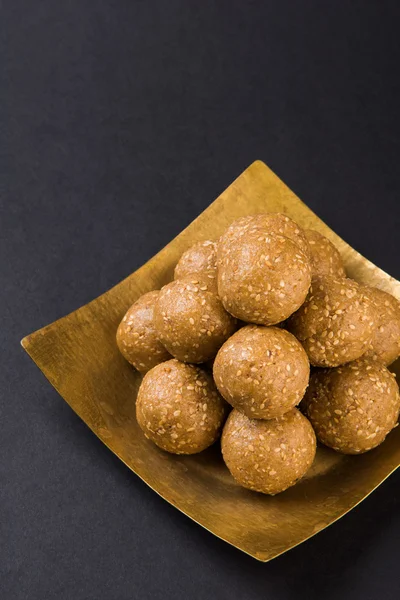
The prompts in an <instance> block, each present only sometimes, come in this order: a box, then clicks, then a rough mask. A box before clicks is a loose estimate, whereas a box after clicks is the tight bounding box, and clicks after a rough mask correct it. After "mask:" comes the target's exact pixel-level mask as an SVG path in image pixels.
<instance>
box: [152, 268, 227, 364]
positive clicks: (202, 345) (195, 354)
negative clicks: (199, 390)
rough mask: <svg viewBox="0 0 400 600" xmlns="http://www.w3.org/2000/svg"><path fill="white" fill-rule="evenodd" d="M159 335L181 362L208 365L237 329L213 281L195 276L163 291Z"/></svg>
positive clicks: (157, 318) (156, 318)
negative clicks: (207, 362)
mask: <svg viewBox="0 0 400 600" xmlns="http://www.w3.org/2000/svg"><path fill="white" fill-rule="evenodd" d="M154 323H155V327H156V329H157V333H158V335H159V338H160V340H161V342H162V343H163V345H164V346H165V347H166V348H167V350H168V351H169V352H170V353H171V354H172V355H173V356H174V357H175V358H178V359H179V360H182V361H184V362H189V363H202V362H206V361H208V360H210V359H212V358H214V356H215V355H216V353H217V352H218V350H219V348H220V347H221V346H222V344H223V343H224V342H225V340H227V339H228V337H229V336H230V335H231V334H232V333H233V332H234V331H235V329H236V320H235V319H234V318H233V317H232V316H231V315H229V314H228V313H227V312H226V311H225V309H224V307H223V306H222V303H221V300H220V299H219V298H218V296H217V295H216V293H215V290H214V288H213V286H212V285H210V283H209V280H208V279H207V278H205V277H197V276H196V277H193V276H192V275H190V276H188V277H184V278H182V279H179V280H176V281H172V282H171V283H169V284H167V285H165V286H164V287H163V288H162V290H161V291H160V295H159V297H158V301H157V304H156V307H155V311H154Z"/></svg>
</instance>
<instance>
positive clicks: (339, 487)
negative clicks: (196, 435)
mask: <svg viewBox="0 0 400 600" xmlns="http://www.w3.org/2000/svg"><path fill="white" fill-rule="evenodd" d="M268 211H272V212H278V211H279V212H284V213H286V214H287V215H289V216H290V217H292V218H293V219H295V220H296V221H297V222H298V223H299V224H300V225H302V226H303V227H309V228H313V229H317V230H318V231H320V232H321V233H323V234H324V235H326V236H327V237H328V238H330V239H331V240H332V241H333V242H334V244H335V245H336V246H337V247H338V248H339V250H340V252H341V254H342V256H343V259H344V262H345V265H346V268H347V272H348V274H349V276H351V277H353V278H354V279H356V280H358V281H361V282H365V283H368V284H370V285H375V286H377V287H380V288H382V289H384V290H386V291H388V292H391V293H392V294H393V295H395V296H396V297H397V298H399V299H400V283H399V282H398V281H396V280H394V279H393V278H392V277H390V276H389V275H387V274H386V273H384V272H383V271H381V270H380V269H379V268H378V267H376V266H374V265H373V264H372V263H370V262H369V261H368V260H366V259H365V258H364V257H362V256H361V255H360V254H359V253H358V252H356V251H355V250H353V249H352V248H351V247H350V246H349V245H348V244H346V243H345V242H344V241H343V240H342V239H341V238H339V237H338V236H337V235H336V234H335V233H334V232H333V231H332V230H330V229H329V228H328V227H327V226H326V225H325V224H324V223H323V222H322V221H321V220H320V219H319V218H318V217H317V216H316V215H315V214H314V213H313V212H312V211H311V210H310V209H309V208H307V206H306V205H305V204H303V203H302V202H301V200H299V198H297V196H296V195H295V194H294V193H293V192H291V190H289V188H288V187H287V186H286V185H285V184H284V183H283V182H282V181H281V180H280V179H279V178H278V177H277V176H276V175H275V174H274V173H273V172H272V171H271V170H270V169H269V168H268V167H267V166H266V165H264V164H263V163H262V162H260V161H257V162H255V163H253V164H252V165H251V166H250V167H249V168H248V169H246V171H244V173H242V174H241V175H240V177H239V178H238V179H236V181H234V182H233V183H232V185H230V186H229V187H228V188H227V190H225V192H223V194H221V196H219V198H218V199H217V200H216V201H215V202H214V203H213V204H211V206H209V208H207V210H205V211H204V212H203V213H202V214H201V215H200V216H199V217H198V218H197V219H195V221H193V223H191V224H190V225H189V227H187V228H186V229H185V230H184V231H183V232H182V233H181V234H180V235H178V237H176V238H175V239H174V240H173V241H172V242H170V243H169V244H168V245H167V246H166V247H165V248H164V249H163V250H161V252H159V253H158V254H157V255H156V256H154V257H153V258H152V259H151V260H149V261H148V262H147V263H146V264H145V265H143V266H142V267H141V268H140V269H138V270H137V271H136V272H135V273H133V274H132V275H130V276H129V277H128V278H127V279H125V280H124V281H122V282H121V283H119V284H118V285H117V286H115V287H114V288H112V289H111V290H109V291H108V292H106V293H105V294H103V295H102V296H100V297H98V298H96V300H94V301H93V302H90V303H89V304H87V305H86V306H83V307H82V308H80V309H78V310H77V311H75V312H73V313H71V314H69V315H67V316H66V317H64V318H62V319H60V320H58V321H56V322H54V323H52V324H50V325H48V326H46V327H44V328H43V329H40V330H39V331H36V332H35V333H32V334H31V335H29V336H27V337H26V338H24V339H23V340H22V345H23V347H24V348H25V350H26V351H27V352H28V354H29V355H30V356H31V357H32V359H33V360H34V361H35V363H36V364H37V365H38V367H39V368H40V369H41V370H42V371H43V373H44V374H45V376H46V377H47V378H48V380H49V381H50V382H51V383H52V385H53V386H54V387H55V388H56V390H57V391H58V392H59V393H60V394H61V396H62V397H63V398H64V399H65V401H66V402H67V403H68V404H69V405H70V406H71V408H72V409H73V410H74V411H75V412H76V413H77V414H78V415H79V416H80V417H81V418H82V419H83V420H84V421H85V423H86V424H87V425H88V426H89V427H90V429H91V430H92V431H93V432H94V433H95V434H96V435H97V436H98V437H99V438H100V439H101V440H102V442H104V444H106V445H107V446H108V448H110V450H112V451H113V452H114V453H115V454H116V455H117V456H118V457H119V458H120V459H121V460H122V461H123V462H124V463H125V464H126V465H127V466H128V467H129V468H130V469H131V470H132V471H133V472H134V473H136V474H137V475H139V477H141V478H142V479H143V480H144V481H145V482H146V483H147V484H148V485H149V486H150V487H151V488H152V489H153V490H155V491H156V492H157V493H158V494H160V496H162V497H163V498H164V499H165V500H167V501H168V502H170V503H171V504H172V505H174V506H176V507H177V508H178V509H179V510H181V511H182V512H183V513H185V514H186V515H187V516H189V517H190V518H192V519H193V520H194V521H196V522H197V523H199V524H201V525H202V526H203V527H205V528H206V529H208V530H209V531H210V532H212V533H214V534H215V535H216V536H218V537H220V538H222V539H223V540H225V541H227V542H229V543H230V544H232V545H233V546H236V547H237V548H239V549H240V550H243V551H244V552H246V553H248V554H250V555H252V556H254V557H255V558H257V559H258V560H261V561H268V560H271V559H272V558H274V557H276V556H278V555H279V554H281V553H283V552H285V551H286V550H289V549H290V548H292V547H293V546H296V545H297V544H299V543H301V542H302V541H304V540H306V539H307V538H309V537H311V536H312V535H315V534H316V533H318V532H319V531H321V530H322V529H324V528H325V527H327V526H328V525H330V524H331V523H333V522H334V521H336V520H337V519H339V518H340V517H341V516H342V515H344V514H345V513H346V512H348V511H349V510H351V509H352V508H353V507H354V506H356V504H358V503H359V502H360V501H361V500H363V499H364V498H365V497H366V496H367V495H368V494H369V493H370V492H372V491H373V490H374V489H375V488H376V487H377V486H378V485H379V484H380V483H382V482H383V481H384V479H386V477H388V476H389V475H390V473H392V472H393V471H394V470H395V469H396V468H397V467H398V466H399V465H400V428H396V429H395V430H394V431H393V432H392V433H391V434H390V435H389V436H388V438H387V439H386V441H385V442H384V443H383V444H382V445H381V446H380V447H379V448H377V449H375V450H373V451H371V452H369V453H367V454H364V455H362V456H341V455H339V454H336V453H334V452H333V451H331V450H328V449H327V448H319V449H318V452H317V458H316V460H315V463H314V465H313V466H312V468H311V470H310V472H309V473H308V474H307V476H306V477H305V478H304V479H303V480H302V481H301V482H300V483H298V484H297V485H296V486H295V487H293V488H290V489H289V490H287V491H286V492H284V493H283V494H280V495H278V496H275V497H273V498H272V497H268V496H263V495H261V494H257V493H254V492H250V491H246V490H244V489H242V488H240V487H239V486H237V485H236V484H235V483H234V481H233V479H232V478H231V476H230V474H229V473H228V471H227V469H226V468H225V467H224V464H223V462H222V459H221V456H220V452H219V448H218V447H217V446H215V447H213V448H211V449H209V450H207V451H206V452H203V453H202V454H199V455H194V456H186V457H178V456H173V455H169V454H166V453H164V452H162V451H161V450H159V449H158V448H157V447H156V446H154V445H153V444H152V443H151V442H149V441H148V440H146V438H145V437H144V436H143V434H142V433H141V431H140V429H139V427H138V425H137V423H136V419H135V398H136V393H137V389H138V386H139V384H140V380H141V376H140V375H139V374H138V373H137V372H136V371H135V370H134V369H133V368H131V367H130V366H129V364H128V363H127V362H125V360H124V359H123V358H122V356H121V355H120V354H119V352H118V350H117V346H116V343H115V332H116V329H117V326H118V323H119V322H120V320H121V318H122V316H123V315H124V313H125V311H126V310H127V308H128V307H129V306H130V305H131V304H132V303H133V302H134V301H135V300H136V299H137V298H138V297H139V296H140V295H142V294H143V293H145V292H148V291H150V290H153V289H159V288H160V287H161V286H162V285H164V284H165V283H167V282H168V281H170V280H171V279H172V277H173V269H174V266H175V264H176V262H177V261H178V259H179V257H180V255H181V254H182V252H183V251H184V250H186V249H187V248H188V247H189V246H191V245H192V244H193V243H194V242H197V241H200V240H206V239H215V238H217V237H218V236H219V235H220V234H221V233H222V232H223V231H224V229H225V228H226V227H227V226H228V225H229V224H230V223H231V222H232V221H233V220H234V219H236V218H238V217H241V216H243V215H248V214H253V213H257V212H268ZM393 370H394V371H397V373H398V375H400V361H397V363H395V364H394V365H393Z"/></svg>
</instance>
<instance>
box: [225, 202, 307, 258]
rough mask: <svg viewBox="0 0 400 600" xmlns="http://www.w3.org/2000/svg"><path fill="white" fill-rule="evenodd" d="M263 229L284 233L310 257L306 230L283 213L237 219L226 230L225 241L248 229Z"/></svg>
mask: <svg viewBox="0 0 400 600" xmlns="http://www.w3.org/2000/svg"><path fill="white" fill-rule="evenodd" d="M258 229H262V230H264V231H266V232H268V233H275V234H279V235H283V236H285V237H287V238H289V239H291V240H292V241H293V242H295V243H296V244H297V246H299V248H300V250H301V251H302V252H303V253H304V254H305V255H306V256H307V258H309V256H310V248H309V245H308V241H307V238H306V236H305V232H304V230H303V229H302V228H301V227H299V225H297V223H295V221H293V220H292V219H290V218H289V217H288V216H286V215H284V214H282V213H259V214H256V215H250V216H247V217H241V218H240V219H237V220H236V221H234V222H233V223H231V225H230V226H229V227H228V229H227V230H226V232H225V234H224V236H223V240H222V241H223V243H226V242H229V241H230V240H231V239H232V238H235V239H237V238H240V237H242V236H243V235H244V234H245V233H246V232H248V231H255V230H258Z"/></svg>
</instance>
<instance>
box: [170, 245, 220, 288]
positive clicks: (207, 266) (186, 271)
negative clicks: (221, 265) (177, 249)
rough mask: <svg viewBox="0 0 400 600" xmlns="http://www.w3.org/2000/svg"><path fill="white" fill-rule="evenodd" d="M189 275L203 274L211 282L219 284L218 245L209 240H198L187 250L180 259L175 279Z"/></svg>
mask: <svg viewBox="0 0 400 600" xmlns="http://www.w3.org/2000/svg"><path fill="white" fill-rule="evenodd" d="M187 275H202V276H204V277H206V278H207V279H209V280H210V281H209V283H210V284H211V283H214V282H215V285H216V284H217V245H216V243H215V242H211V241H209V240H207V241H205V242H198V243H197V244H194V245H193V246H192V247H191V248H189V249H188V250H186V252H184V253H183V254H182V256H181V258H180V259H179V261H178V263H177V265H176V267H175V271H174V279H182V277H186V276H187Z"/></svg>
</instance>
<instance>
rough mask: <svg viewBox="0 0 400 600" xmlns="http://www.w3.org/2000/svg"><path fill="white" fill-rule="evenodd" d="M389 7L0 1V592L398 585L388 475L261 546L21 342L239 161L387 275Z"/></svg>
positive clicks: (393, 67)
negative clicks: (283, 187) (309, 525)
mask: <svg viewBox="0 0 400 600" xmlns="http://www.w3.org/2000/svg"><path fill="white" fill-rule="evenodd" d="M398 6H399V4H398V2H396V1H394V2H387V1H382V0H376V1H375V2H373V1H366V0H360V1H359V2H356V1H339V0H332V1H328V0H314V1H312V0H305V1H298V0H293V1H283V0H280V1H274V2H272V1H270V0H269V1H266V0H264V1H244V0H239V1H217V0H214V1H212V0H201V1H198V2H195V1H190V0H168V1H167V0H160V1H158V2H154V1H146V0H143V1H137V0H136V1H134V0H93V1H84V0H64V1H63V2H60V1H58V2H57V1H52V0H36V1H33V0H25V1H24V0H8V1H3V2H2V10H1V13H2V14H1V27H2V31H3V36H2V41H3V43H4V50H3V52H2V53H1V57H2V58H1V61H2V65H3V69H2V75H4V79H3V83H2V85H1V98H2V106H3V109H4V110H2V116H3V117H5V118H4V121H3V125H4V127H3V128H2V130H1V131H2V132H3V134H4V135H2V138H3V139H2V144H1V147H2V151H3V154H2V155H3V158H4V160H2V166H3V167H4V178H3V179H2V180H3V182H4V193H3V194H2V196H1V206H0V209H1V212H0V218H1V235H0V269H1V282H0V285H1V294H0V298H1V299H0V302H1V305H0V314H1V331H0V346H1V352H2V357H1V363H0V370H1V385H0V393H1V405H0V410H1V415H0V419H1V433H0V446H1V449H0V597H1V599H2V600H22V599H33V600H52V599H57V600H58V599H60V600H64V599H65V600H92V599H93V600H103V599H104V600H125V599H126V600H128V599H129V600H131V599H135V600H136V599H138V600H139V599H140V600H142V599H144V600H147V599H155V600H158V599H160V600H161V599H165V598H168V599H174V600H175V599H180V598H193V599H196V600H197V599H199V600H202V599H207V600H209V599H210V598H217V599H220V598H221V599H231V598H238V599H239V598H240V599H242V598H244V599H246V600H247V599H249V600H252V599H261V598H263V599H273V600H281V599H285V600H286V599H292V598H296V599H297V598H306V599H307V600H310V599H314V598H318V599H324V600H330V599H338V598H340V599H341V600H342V599H343V600H347V599H358V598H360V599H363V600H369V599H372V600H375V599H380V598H389V599H392V598H393V599H394V598H396V597H398V595H399V593H400V583H399V573H398V571H399V568H398V563H399V550H398V548H399V536H400V496H399V484H400V473H397V474H395V475H393V476H392V477H391V478H390V480H389V481H387V482H386V483H385V484H384V485H382V486H381V487H380V488H379V489H378V490H377V491H376V492H375V493H374V494H373V495H372V496H371V497H370V498H369V499H367V500H366V501H365V502H363V503H362V505H361V506H359V507H358V508H357V509H355V510H354V511H352V512H351V513H350V514H349V515H347V516H346V517H345V518H343V519H342V520H341V521H340V522H338V523H337V524H335V525H333V526H332V527H331V528H329V529H328V530H326V531H324V532H323V533H321V534H319V535H318V536H316V537H315V538H313V539H311V540H310V541H308V542H306V543H304V544H302V545H301V546H300V547H298V548H296V549H294V550H292V551H291V552H289V553H287V554H286V555H284V556H282V557H280V558H278V559H276V560H274V561H273V562H271V563H269V564H260V563H257V562H256V561H255V560H253V559H251V558H249V557H247V556H245V555H244V554H241V553H240V552H239V551H236V550H235V549H233V548H231V547H229V546H228V545H226V544H225V543H223V542H221V541H219V540H217V539H215V538H214V537H213V536H212V535H211V534H209V533H207V532H206V531H203V530H202V529H201V528H200V527H198V526H197V525H195V524H194V523H192V522H191V521H190V520H189V519H187V518H186V517H184V516H182V515H181V514H180V513H179V512H178V511H176V510H175V509H173V508H172V507H170V506H169V505H168V504H166V503H165V502H164V501H163V500H161V499H160V498H159V497H158V496H157V495H156V494H154V493H153V492H152V491H151V490H150V489H149V488H147V487H146V485H145V484H143V483H142V482H141V481H139V479H138V478H137V477H135V476H134V475H133V474H132V473H131V472H130V471H129V470H128V469H127V468H125V467H124V466H123V465H122V464H121V463H120V462H119V461H118V459H116V458H115V457H114V456H113V455H112V454H111V453H110V452H109V451H108V450H107V449H106V448H105V447H104V446H103V445H102V444H101V443H100V442H99V441H98V440H97V439H96V438H95V437H94V435H92V434H91V433H90V431H89V430H88V429H87V428H86V426H85V425H84V424H83V423H82V422H81V421H80V420H79V419H78V418H77V417H76V416H75V415H74V414H73V413H72V411H71V410H70V409H69V408H68V406H67V405H66V404H65V403H64V402H63V400H62V399H61V398H60V397H59V396H58V395H57V393H56V392H55V391H54V390H53V388H52V387H51V386H50V385H49V384H48V383H47V382H46V381H45V379H44V377H43V376H42V375H41V373H40V372H39V370H38V369H37V368H36V367H35V366H34V364H33V363H32V362H31V361H30V359H29V358H28V356H27V355H25V354H24V352H23V351H22V349H21V348H20V347H19V340H20V339H21V338H22V337H23V336H24V335H25V334H27V333H29V332H31V331H32V330H34V329H37V328H39V327H41V326H43V325H45V324H46V323H48V322H50V321H52V320H54V319H56V318H58V317H60V316H62V315H64V314H65V313H67V312H69V311H72V310H74V309H76V308H77V307H79V306H80V305H82V304H84V303H86V302H88V301H89V300H91V299H92V298H94V297H95V296H97V295H98V294H101V293H102V292H104V291H105V290H106V289H107V288H109V287H110V286H112V285H114V284H115V283H117V282H118V281H119V280H120V279H122V278H123V277H125V276H126V275H128V274H129V273H130V272H131V271H133V270H134V269H136V268H137V267H138V266H139V265H141V264H142V263H143V262H144V261H146V260H147V259H148V258H149V257H150V256H152V255H153V254H154V253H155V252H157V250H159V249H160V248H161V247H162V246H163V245H164V244H166V243H167V242H168V241H169V240H170V239H171V238H172V237H173V236H175V235H176V234H177V233H178V232H179V231H180V230H181V229H182V228H183V227H185V226H186V225H187V224H188V223H189V222H190V221H191V220H192V219H193V218H194V217H195V216H196V215H198V214H199V213H200V212H201V211H202V210H203V209H204V208H205V207H206V206H207V205H208V204H209V203H210V202H211V201H212V200H213V199H214V198H215V197H216V196H217V195H218V194H219V193H220V192H221V191H222V190H223V189H224V188H225V187H226V186H227V185H228V184H229V183H230V182H231V181H232V180H233V179H234V178H235V177H236V176H237V175H238V174H239V173H240V172H241V171H242V170H243V169H244V168H245V167H246V166H248V165H249V163H250V162H252V161H253V160H254V159H257V158H259V159H262V160H264V161H265V162H266V163H268V165H269V166H270V167H271V168H272V169H273V170H274V171H276V172H277V173H278V175H279V176H280V177H281V178H282V179H283V180H284V181H285V182H286V183H287V184H288V185H289V186H290V187H291V188H292V189H293V190H294V191H295V192H296V193H297V194H299V196H300V197H301V198H302V199H304V200H305V201H306V202H307V203H308V205H309V206H311V207H312V208H313V209H314V210H315V211H316V212H317V213H318V215H319V216H320V217H322V218H323V219H324V220H325V221H326V222H327V223H328V224H329V225H330V226H331V227H332V228H333V229H334V230H335V231H337V232H338V233H339V234H340V235H341V236H342V237H344V238H345V239H346V240H347V241H348V242H350V244H352V245H353V246H354V247H355V248H357V249H358V250H359V251H361V252H362V253H363V254H364V255H366V256H367V257H368V258H370V259H371V260H372V261H374V262H375V263H377V264H378V265H379V266H381V267H382V268H383V269H385V270H386V271H388V272H390V273H391V274H392V275H394V276H395V277H397V278H399V277H400V266H399V262H398V250H399V244H398V228H399V224H400V223H399V218H400V211H399V195H400V170H399V167H398V158H399V144H400V120H399V114H398V111H399V105H400V89H399V87H400V86H399V59H400V48H399V16H400V13H399V8H398Z"/></svg>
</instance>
